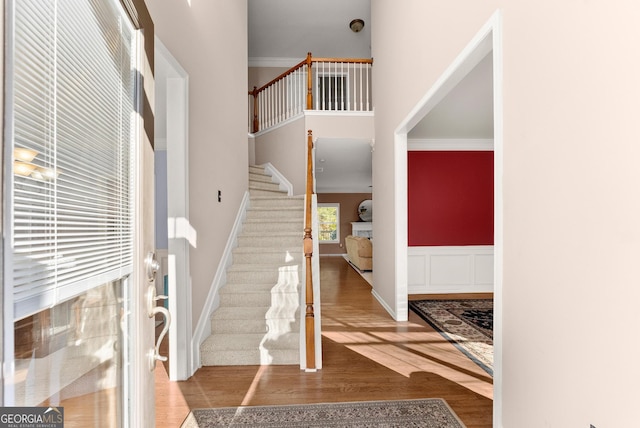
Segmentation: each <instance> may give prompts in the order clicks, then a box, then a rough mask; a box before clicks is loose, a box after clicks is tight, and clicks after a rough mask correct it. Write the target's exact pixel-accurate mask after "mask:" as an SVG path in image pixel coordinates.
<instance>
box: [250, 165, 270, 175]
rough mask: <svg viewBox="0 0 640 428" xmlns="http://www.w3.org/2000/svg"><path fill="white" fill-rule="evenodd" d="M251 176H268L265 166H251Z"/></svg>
mask: <svg viewBox="0 0 640 428" xmlns="http://www.w3.org/2000/svg"><path fill="white" fill-rule="evenodd" d="M249 174H266V172H265V169H264V167H263V166H260V165H249Z"/></svg>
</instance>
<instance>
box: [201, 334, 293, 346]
mask: <svg viewBox="0 0 640 428" xmlns="http://www.w3.org/2000/svg"><path fill="white" fill-rule="evenodd" d="M234 336H235V337H234ZM264 339H265V334H264V333H245V334H238V335H232V334H226V333H221V334H218V335H216V336H211V337H209V338H208V339H207V340H205V341H204V342H203V343H202V345H203V346H205V347H206V346H207V345H208V346H213V347H215V348H216V349H217V350H219V351H228V350H244V349H251V348H252V347H255V348H257V347H258V346H260V343H261V342H262V341H263V340H264ZM267 340H268V339H267ZM269 343H270V344H271V345H272V347H273V348H274V349H275V348H278V349H298V347H299V345H300V336H299V335H298V334H297V333H291V332H289V333H284V334H274V338H273V339H272V340H270V341H269Z"/></svg>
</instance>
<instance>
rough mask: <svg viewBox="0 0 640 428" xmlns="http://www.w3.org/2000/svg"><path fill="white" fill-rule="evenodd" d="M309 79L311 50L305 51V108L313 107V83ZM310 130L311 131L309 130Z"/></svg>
mask: <svg viewBox="0 0 640 428" xmlns="http://www.w3.org/2000/svg"><path fill="white" fill-rule="evenodd" d="M312 81H313V80H312V79H311V52H307V110H311V109H313V84H312ZM309 132H311V131H309Z"/></svg>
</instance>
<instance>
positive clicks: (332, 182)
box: [315, 138, 372, 193]
mask: <svg viewBox="0 0 640 428" xmlns="http://www.w3.org/2000/svg"><path fill="white" fill-rule="evenodd" d="M315 149H316V153H315V170H316V171H315V172H316V191H317V192H318V193H346V192H348V193H371V182H372V174H371V164H372V163H371V141H369V140H356V139H338V138H333V139H332V138H318V139H317V140H316V142H315Z"/></svg>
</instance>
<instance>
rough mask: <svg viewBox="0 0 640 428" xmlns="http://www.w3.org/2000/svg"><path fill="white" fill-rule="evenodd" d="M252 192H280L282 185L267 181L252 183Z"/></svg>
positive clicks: (250, 186)
mask: <svg viewBox="0 0 640 428" xmlns="http://www.w3.org/2000/svg"><path fill="white" fill-rule="evenodd" d="M249 189H250V190H272V191H276V192H277V191H280V185H279V184H278V183H271V182H266V181H252V182H250V183H249Z"/></svg>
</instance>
